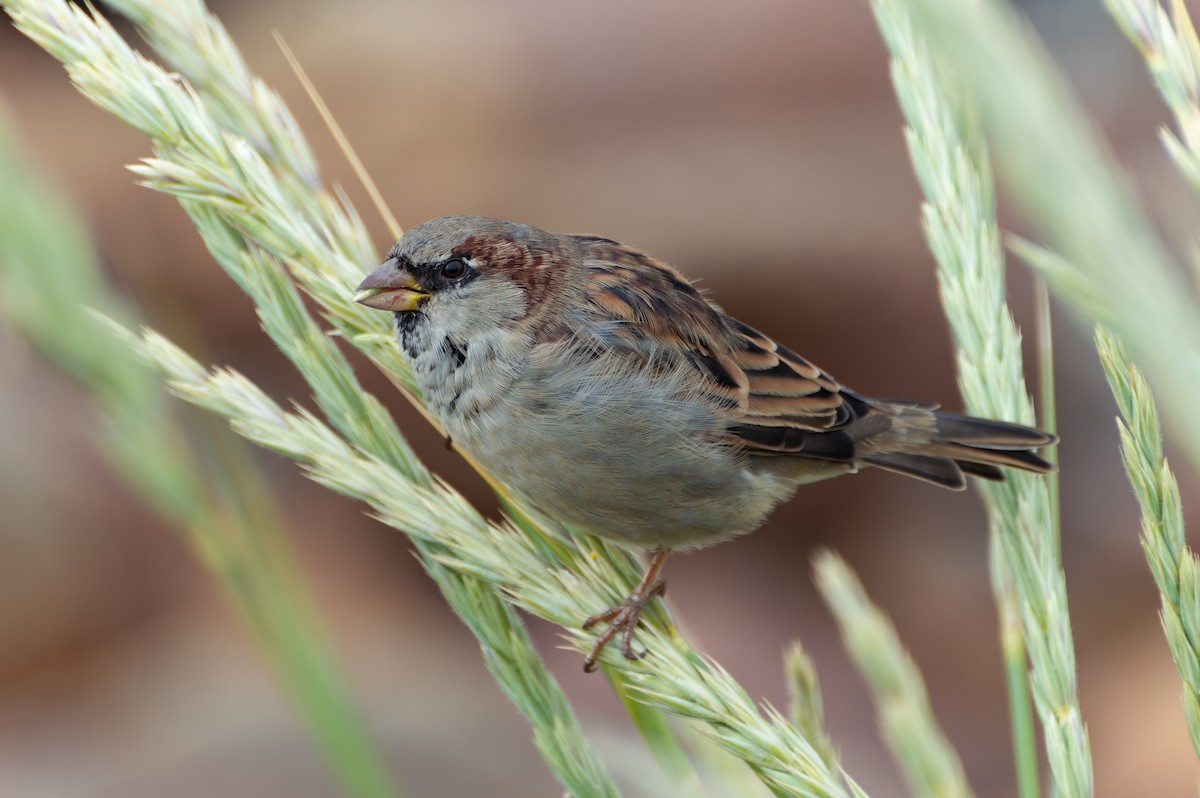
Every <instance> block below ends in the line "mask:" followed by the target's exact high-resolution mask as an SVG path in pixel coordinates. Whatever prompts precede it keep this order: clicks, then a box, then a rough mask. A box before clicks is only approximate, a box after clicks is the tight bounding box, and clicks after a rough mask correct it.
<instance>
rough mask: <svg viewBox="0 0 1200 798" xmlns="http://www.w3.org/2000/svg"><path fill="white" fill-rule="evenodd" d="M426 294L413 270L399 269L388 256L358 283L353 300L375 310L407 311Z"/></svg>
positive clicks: (394, 260) (414, 306) (394, 259)
mask: <svg viewBox="0 0 1200 798" xmlns="http://www.w3.org/2000/svg"><path fill="white" fill-rule="evenodd" d="M427 296H429V293H428V292H427V291H422V290H421V286H420V284H419V283H417V278H416V277H414V276H413V274H412V272H410V271H408V270H406V269H402V268H401V267H400V261H398V260H397V259H396V258H388V259H387V260H386V261H384V262H383V265H382V266H380V267H379V268H378V269H376V270H375V271H373V272H371V273H370V274H368V275H367V278H366V279H365V280H363V281H362V282H361V283H359V284H358V293H357V294H355V295H354V301H355V302H360V303H362V304H364V305H366V306H367V307H369V308H375V309H376V310H391V311H408V310H416V309H417V306H418V305H420V304H421V300H423V299H424V298H425V297H427Z"/></svg>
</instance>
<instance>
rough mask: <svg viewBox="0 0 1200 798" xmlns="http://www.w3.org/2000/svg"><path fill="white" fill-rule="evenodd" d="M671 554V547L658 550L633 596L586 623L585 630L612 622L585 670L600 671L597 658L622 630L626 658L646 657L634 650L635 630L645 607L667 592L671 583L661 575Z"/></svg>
mask: <svg viewBox="0 0 1200 798" xmlns="http://www.w3.org/2000/svg"><path fill="white" fill-rule="evenodd" d="M670 553H671V550H670V549H665V548H664V549H655V550H654V553H653V554H652V555H651V557H650V564H649V565H647V566H646V573H645V574H643V575H642V581H640V582H638V584H637V587H635V588H634V589H633V592H632V593H630V594H629V598H627V599H625V601H624V602H622V603H621V604H619V605H618V606H616V607H613V608H612V609H611V610H605V611H604V612H599V613H596V614H595V615H593V616H591V617H590V618H588V619H587V620H586V621H584V622H583V628H584V629H590V628H592V627H593V626H595V625H596V624H598V623H607V624H608V628H607V629H605V630H604V632H603V633H602V634H601V635H600V637H598V638H597V639H596V645H594V646H592V650H591V651H589V652H588V655H587V658H586V659H584V661H583V670H584V671H585V672H587V673H591V672H592V671H594V670H596V660H597V658H599V656H600V652H601V651H603V650H604V647H605V646H607V645H608V644H609V643H610V642H612V639H613V638H614V637H616V636H617V634H618V633H620V634H621V653H622V654H623V655H625V658H626V659H641V658H642V657H644V656H646V652H645V651H641V652H635V651H634V650H633V630H634V629H636V628H637V625H638V620H639V619H640V618H641V617H642V610H643V609H645V608H646V604H647V603H648V602H649V601H650V599H652V598H654V597H655V596H662V595H664V594H665V593H666V592H667V582H666V580H664V579H663V578H662V577H660V576H659V574H660V573H662V569H663V566H664V565H666V562H667V555H669V554H670Z"/></svg>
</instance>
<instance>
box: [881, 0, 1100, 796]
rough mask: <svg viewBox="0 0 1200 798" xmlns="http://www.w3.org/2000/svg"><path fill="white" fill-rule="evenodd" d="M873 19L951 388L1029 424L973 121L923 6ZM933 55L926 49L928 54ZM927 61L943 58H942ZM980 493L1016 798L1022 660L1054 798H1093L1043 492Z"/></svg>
mask: <svg viewBox="0 0 1200 798" xmlns="http://www.w3.org/2000/svg"><path fill="white" fill-rule="evenodd" d="M965 5H972V6H973V5H975V2H974V0H970V2H968V3H966V4H965ZM872 7H873V8H874V9H875V12H876V16H877V18H878V19H879V21H880V28H881V30H882V31H883V33H884V38H885V40H886V41H887V44H888V48H889V50H890V51H891V53H892V57H893V68H892V77H893V82H894V83H895V86H896V94H897V96H898V98H899V100H900V105H901V109H902V110H903V112H904V115H905V119H906V120H907V122H908V126H909V127H908V131H907V138H908V147H909V153H910V155H911V158H912V162H913V166H914V169H915V171H916V174H917V178H918V182H919V183H920V185H921V188H922V191H923V193H924V195H925V199H926V201H925V204H924V206H923V208H922V221H923V223H924V227H925V234H926V238H927V239H928V241H929V244H930V248H931V250H932V251H933V254H934V257H935V258H936V260H937V262H938V282H939V286H940V290H941V296H942V304H943V306H944V308H945V311H946V316H947V318H948V319H949V321H950V327H951V332H952V334H953V337H954V341H955V345H956V347H957V349H958V370H959V383H960V386H961V388H962V393H963V396H964V399H965V400H966V404H967V408H968V410H969V411H970V412H971V413H972V414H973V415H978V416H984V417H990V418H1001V419H1008V420H1012V421H1018V422H1021V423H1026V424H1033V423H1035V419H1034V413H1033V408H1032V404H1031V402H1030V400H1029V395H1028V393H1027V391H1026V388H1025V380H1024V376H1023V365H1022V357H1021V349H1020V335H1019V333H1018V331H1017V328H1016V325H1015V323H1014V322H1013V320H1012V317H1011V315H1010V313H1009V311H1008V307H1007V304H1006V303H1005V298H1004V261H1003V255H1002V252H1001V248H1000V235H999V230H998V227H997V224H996V217H995V207H994V206H995V199H994V195H993V190H992V182H991V174H990V171H989V169H988V163H987V158H986V155H985V154H984V152H983V146H982V143H981V141H980V139H979V137H978V136H977V135H975V134H974V131H973V126H972V125H973V120H972V116H971V112H970V110H969V109H968V108H967V107H966V106H965V105H964V104H963V103H962V102H961V101H960V100H959V99H958V97H959V95H958V94H957V93H956V92H955V91H954V90H953V88H951V87H950V84H949V83H948V81H946V80H945V78H944V75H945V73H944V72H943V71H942V69H941V66H940V62H939V61H937V60H935V57H934V56H933V55H932V53H931V43H927V42H926V40H925V38H924V37H925V36H926V33H925V31H924V30H922V33H921V34H920V35H918V34H917V32H916V28H915V26H914V19H913V18H912V17H911V16H910V14H912V13H913V12H915V11H920V10H921V9H922V3H921V2H919V1H918V0H905V2H903V3H901V2H898V1H896V0H877V2H874V3H873V6H872ZM902 7H903V9H902ZM921 19H922V20H924V17H922V18H921ZM930 35H931V37H932V34H930ZM940 44H941V42H940V40H938V39H936V38H933V39H932V45H940ZM933 49H935V50H936V51H938V52H939V53H940V47H935V48H933ZM955 66H957V64H955ZM972 96H973V95H972ZM982 493H983V496H984V502H985V505H986V506H987V509H988V517H989V519H990V522H989V528H990V529H991V530H992V535H993V541H992V545H991V547H990V551H991V552H992V555H993V560H992V573H993V580H992V581H993V587H994V592H995V594H996V600H997V605H998V609H999V615H1000V639H1001V647H1002V653H1003V658H1004V664H1005V671H1006V682H1007V684H1008V688H1009V704H1010V712H1011V716H1012V727H1013V741H1014V749H1015V756H1016V765H1017V781H1018V788H1019V790H1020V791H1021V795H1022V796H1023V798H1033V797H1034V796H1036V795H1037V794H1038V785H1037V778H1036V772H1037V759H1036V749H1035V748H1034V746H1033V744H1032V734H1031V733H1030V732H1031V730H1032V721H1031V719H1030V718H1029V717H1028V698H1027V694H1026V690H1025V689H1024V687H1023V686H1022V685H1023V683H1024V681H1025V678H1024V671H1025V667H1026V657H1028V663H1029V666H1030V673H1029V684H1030V687H1031V689H1032V696H1033V700H1034V705H1035V707H1036V709H1037V712H1038V716H1039V718H1040V719H1041V722H1042V728H1043V732H1044V737H1045V746H1046V750H1047V756H1048V761H1049V765H1050V771H1051V775H1052V778H1053V781H1054V785H1055V788H1056V792H1057V794H1059V795H1061V796H1089V795H1091V792H1092V769H1091V752H1090V747H1089V745H1088V740H1087V734H1086V731H1085V730H1084V727H1083V722H1082V719H1081V715H1080V711H1079V699H1078V691H1077V688H1076V683H1075V679H1076V677H1075V661H1074V645H1073V642H1072V635H1071V629H1070V621H1069V616H1068V612H1067V598H1066V584H1065V578H1064V576H1063V573H1062V567H1061V562H1060V557H1059V553H1058V544H1057V537H1056V533H1055V529H1056V527H1057V521H1056V519H1055V518H1054V508H1055V506H1056V505H1055V503H1054V501H1053V500H1052V498H1051V490H1050V486H1049V485H1048V484H1047V482H1046V481H1045V480H1044V479H1041V478H1038V477H1035V476H1032V475H1029V474H1013V473H1010V474H1008V475H1007V478H1006V481H1005V482H1003V483H1000V484H993V485H984V486H982ZM1014 619H1015V620H1016V621H1017V624H1014V623H1013V621H1014ZM1014 626H1017V627H1019V629H1020V631H1021V635H1022V638H1023V641H1024V645H1023V648H1024V649H1025V650H1024V651H1022V646H1021V645H1020V644H1019V643H1018V640H1017V636H1016V635H1013V634H1010V632H1011V630H1012V629H1013V628H1014Z"/></svg>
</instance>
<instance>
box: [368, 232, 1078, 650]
mask: <svg viewBox="0 0 1200 798" xmlns="http://www.w3.org/2000/svg"><path fill="white" fill-rule="evenodd" d="M358 289H359V294H358V295H357V296H356V297H355V299H356V300H357V301H359V302H361V303H363V304H364V305H367V306H368V307H372V308H377V309H379V310H387V311H392V312H393V314H394V317H395V324H396V331H397V334H398V337H399V341H400V346H401V348H402V349H403V350H404V353H405V355H406V356H407V358H408V360H409V362H410V364H411V365H412V370H413V374H414V376H415V378H416V380H417V382H418V384H419V385H420V387H421V390H422V393H423V395H424V399H425V402H426V404H427V406H428V409H429V411H430V412H431V413H432V414H433V416H434V417H435V418H437V419H438V421H440V422H441V424H442V425H443V427H444V429H445V431H446V433H447V434H448V435H449V436H450V438H451V439H452V440H453V441H454V443H455V445H457V446H461V447H462V448H463V449H465V450H466V451H468V452H469V453H470V454H471V455H472V456H474V457H475V459H476V460H478V462H479V463H480V464H481V465H482V466H483V467H484V468H486V469H487V470H488V471H489V472H491V474H492V475H494V476H495V477H497V478H498V479H499V480H500V481H502V482H503V483H504V484H506V485H508V486H509V487H510V488H512V489H513V490H514V491H515V492H516V493H517V494H519V495H520V496H522V497H523V498H525V499H526V500H527V501H529V502H530V503H531V504H533V505H534V506H536V507H538V508H540V509H542V510H543V511H545V512H547V513H549V514H550V515H552V516H554V517H555V518H558V519H559V520H561V521H564V522H567V523H570V524H573V525H575V526H578V527H580V528H582V529H584V530H586V531H588V532H591V533H592V534H595V535H598V536H600V537H603V538H606V539H608V540H612V541H614V542H617V543H620V544H624V545H628V546H633V547H638V548H643V549H652V550H654V555H653V557H652V558H651V561H650V564H649V567H648V568H647V570H646V574H645V576H644V578H643V579H642V581H641V582H640V583H639V584H638V586H637V588H636V589H635V590H634V591H633V593H632V594H631V595H630V596H629V598H628V599H627V600H626V601H625V602H624V603H623V604H621V605H620V606H618V607H614V608H613V609H611V610H608V611H606V612H602V613H599V614H598V615H594V616H592V617H591V618H588V619H587V620H586V621H585V622H584V624H583V628H585V629H587V628H590V627H591V626H593V625H595V624H597V623H602V622H607V623H608V626H607V628H606V629H605V631H604V632H603V633H602V634H601V635H600V636H599V638H598V639H597V642H596V644H595V646H594V647H593V648H592V650H591V653H589V654H588V656H587V658H586V660H585V661H584V669H585V670H588V671H590V670H593V669H594V668H595V665H596V660H597V657H598V656H599V654H600V652H601V651H602V650H603V648H604V646H605V645H607V644H608V643H609V642H610V641H611V640H612V639H613V638H614V637H615V636H616V635H617V634H621V635H622V653H623V654H624V655H625V656H626V657H628V658H631V659H633V658H637V657H639V656H643V655H644V652H641V653H635V652H634V650H633V647H632V637H633V632H634V629H635V628H636V626H637V623H638V618H639V616H640V614H641V612H642V608H643V607H644V606H645V605H646V603H647V602H648V601H649V600H650V599H651V598H653V597H655V596H659V595H662V594H663V592H664V590H665V588H666V583H665V582H664V581H663V579H662V578H661V576H660V574H661V571H662V567H663V564H664V562H665V560H666V557H667V555H668V554H669V553H670V551H671V550H672V549H695V548H700V547H702V546H708V545H712V544H714V543H717V542H719V541H722V540H726V539H728V538H731V537H734V536H736V535H741V534H745V533H747V532H750V531H752V530H753V529H755V528H756V527H758V526H759V525H760V524H761V523H762V522H763V519H764V518H765V517H766V515H767V514H768V513H769V512H770V511H771V509H772V508H773V507H774V506H775V505H777V504H778V503H779V502H781V501H783V500H785V499H787V498H788V497H789V496H791V495H792V493H793V492H795V490H796V488H797V487H798V486H800V485H803V484H805V483H809V482H815V481H817V480H821V479H826V478H828V477H834V476H838V475H840V474H851V473H854V472H856V471H857V470H858V469H860V468H862V467H864V466H876V467H878V468H883V469H886V470H888V471H894V472H896V473H900V474H905V475H907V476H911V477H916V478H918V479H922V480H925V481H926V482H932V483H934V484H936V485H941V486H943V487H946V488H950V489H952V490H963V489H964V488H965V487H966V478H965V477H966V476H968V475H969V476H975V477H982V478H984V479H990V480H997V481H998V480H1003V479H1004V474H1003V472H1002V471H1001V467H1009V468H1017V469H1021V470H1024V471H1033V472H1036V473H1046V472H1049V471H1051V470H1052V468H1053V466H1052V465H1051V464H1050V463H1049V462H1047V461H1046V460H1044V459H1042V458H1041V457H1039V456H1038V455H1037V454H1036V453H1035V452H1034V451H1033V450H1034V449H1036V448H1037V447H1039V446H1045V445H1048V444H1051V443H1054V442H1055V440H1056V439H1055V437H1054V436H1053V435H1049V434H1047V433H1045V432H1041V431H1039V430H1036V429H1031V428H1029V427H1024V426H1019V425H1017V424H1009V423H1007V422H1003V421H991V420H987V419H979V418H970V417H967V416H961V415H956V414H953V413H946V412H942V411H940V410H938V409H937V405H934V404H925V403H921V402H907V401H897V400H893V399H871V398H868V397H866V396H863V395H861V394H859V393H856V392H855V391H852V390H850V389H848V388H846V387H844V386H842V385H840V384H839V383H838V382H837V381H836V380H835V379H834V378H833V377H831V376H830V375H829V374H827V373H825V372H824V371H822V370H821V369H819V368H818V367H816V366H815V365H813V364H812V363H810V362H809V361H808V360H805V359H804V358H803V357H801V356H800V355H798V354H796V353H795V352H793V351H792V350H790V349H788V348H787V347H785V346H783V345H782V344H779V343H776V342H775V341H773V340H772V339H771V338H769V337H767V336H766V335H764V334H763V333H760V332H759V331H758V330H755V329H754V328H753V327H750V326H749V325H746V324H743V323H742V322H740V321H738V320H737V319H735V318H733V317H731V316H729V315H728V314H726V313H725V312H724V311H722V310H721V309H720V308H719V307H717V306H716V305H715V304H713V303H712V302H710V301H709V300H708V299H706V298H705V297H704V296H703V295H702V294H701V293H700V292H699V291H697V290H696V288H694V287H693V286H692V284H691V283H690V282H689V281H688V280H687V279H686V278H685V277H683V275H681V274H680V273H679V272H677V271H676V270H675V269H673V268H671V267H670V266H668V265H667V264H665V263H662V262H660V261H657V260H655V259H654V258H651V257H650V256H648V255H645V254H643V253H641V252H639V251H637V250H636V249H633V248H632V247H628V246H625V245H623V244H620V243H617V242H616V241H612V240H610V239H607V238H600V237H597V236H580V235H560V234H558V233H550V232H546V231H545V230H539V229H538V228H536V227H531V226H529V225H526V224H520V223H517V222H507V221H501V220H498V219H488V218H483V217H477V216H452V217H447V218H444V219H435V220H433V221H430V222H426V223H424V224H422V225H419V226H417V227H414V228H413V229H411V230H409V231H408V232H407V233H406V234H405V235H404V237H403V238H401V239H400V240H399V241H397V242H396V245H395V246H393V247H392V249H391V251H390V252H389V253H388V256H387V260H386V261H385V262H384V264H383V265H382V266H380V267H379V268H378V269H377V270H376V271H374V272H372V273H371V274H370V275H369V276H367V278H366V279H365V280H363V281H362V284H361V285H359V287H358Z"/></svg>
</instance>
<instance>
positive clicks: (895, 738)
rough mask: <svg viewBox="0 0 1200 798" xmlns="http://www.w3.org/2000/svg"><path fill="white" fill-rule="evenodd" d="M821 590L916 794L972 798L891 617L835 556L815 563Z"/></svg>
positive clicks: (825, 554) (824, 554) (930, 797)
mask: <svg viewBox="0 0 1200 798" xmlns="http://www.w3.org/2000/svg"><path fill="white" fill-rule="evenodd" d="M815 568H816V574H817V586H818V587H819V588H820V590H821V595H822V596H823V597H824V598H825V603H826V604H828V605H829V608H830V609H831V610H832V611H833V615H834V617H835V618H836V619H837V622H838V627H839V629H840V630H841V633H842V640H843V641H844V642H845V644H846V649H847V650H848V651H849V652H850V656H851V658H852V659H853V660H854V664H855V666H856V667H857V668H858V671H859V673H860V674H862V677H863V680H864V681H865V682H866V683H867V687H868V688H869V689H870V692H871V697H872V699H873V700H874V702H875V707H876V712H877V713H878V715H879V724H880V727H881V728H882V729H883V737H884V740H886V741H887V744H888V748H890V749H891V751H892V756H893V757H895V759H896V761H897V762H898V763H899V765H900V770H901V772H902V773H903V774H904V777H905V780H906V781H907V782H908V787H909V790H911V792H912V794H913V795H916V796H921V797H922V798H970V796H972V795H973V793H972V792H971V788H970V786H969V785H968V784H967V778H966V774H965V773H964V772H963V768H962V763H961V762H960V761H959V758H958V754H957V753H956V752H955V750H954V748H953V746H951V745H950V743H949V741H948V740H947V739H946V736H945V735H944V734H943V733H942V730H941V729H940V728H939V727H938V725H937V721H936V720H934V717H933V710H932V709H931V708H930V706H929V696H928V694H927V693H926V692H925V683H924V681H923V680H922V678H921V674H920V671H918V670H917V664H916V663H915V662H913V659H912V657H911V656H910V655H909V654H908V652H907V651H905V650H904V647H903V646H902V645H901V643H900V640H899V638H898V637H897V636H896V630H895V628H894V627H893V626H892V624H891V622H890V621H889V620H888V619H887V617H886V616H885V615H884V614H883V613H882V612H880V611H879V610H878V609H876V608H875V606H873V605H872V604H871V601H870V599H869V598H867V594H866V592H865V591H864V590H863V587H862V584H861V583H860V582H859V581H858V578H857V577H856V576H855V575H854V573H853V572H852V571H851V570H850V567H849V566H848V565H846V563H845V561H844V560H842V559H841V558H840V557H838V556H837V555H836V554H833V553H832V552H828V551H826V552H822V553H819V554H818V555H817V557H816V560H815Z"/></svg>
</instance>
